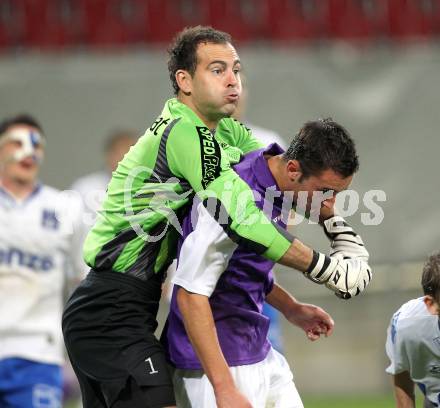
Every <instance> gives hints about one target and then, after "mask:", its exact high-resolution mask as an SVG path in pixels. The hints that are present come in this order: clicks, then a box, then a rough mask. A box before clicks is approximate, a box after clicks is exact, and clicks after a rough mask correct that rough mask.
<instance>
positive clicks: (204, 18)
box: [146, 0, 209, 43]
mask: <svg viewBox="0 0 440 408" xmlns="http://www.w3.org/2000/svg"><path fill="white" fill-rule="evenodd" d="M147 3H148V11H147V13H148V14H147V22H146V24H148V25H149V26H150V30H149V34H148V38H147V40H148V42H154V43H168V42H169V41H170V40H171V39H172V38H173V37H174V35H175V34H176V33H177V32H178V31H180V30H181V29H182V28H184V27H187V26H194V25H198V24H201V25H207V24H209V21H208V3H207V1H204V0H166V1H163V0H148V1H147Z"/></svg>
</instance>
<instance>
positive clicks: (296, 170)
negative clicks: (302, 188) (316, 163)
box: [287, 160, 302, 182]
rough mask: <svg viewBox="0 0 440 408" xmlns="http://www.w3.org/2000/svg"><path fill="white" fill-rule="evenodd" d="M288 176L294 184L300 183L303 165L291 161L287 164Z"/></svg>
mask: <svg viewBox="0 0 440 408" xmlns="http://www.w3.org/2000/svg"><path fill="white" fill-rule="evenodd" d="M287 174H288V175H289V179H290V180H291V181H293V182H295V181H299V179H300V178H301V175H302V172H301V165H300V164H299V161H298V160H289V161H288V162H287Z"/></svg>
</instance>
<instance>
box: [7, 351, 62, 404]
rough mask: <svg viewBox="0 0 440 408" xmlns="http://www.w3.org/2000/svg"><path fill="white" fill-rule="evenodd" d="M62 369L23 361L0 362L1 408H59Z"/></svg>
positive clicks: (8, 359) (9, 359) (53, 365)
mask: <svg viewBox="0 0 440 408" xmlns="http://www.w3.org/2000/svg"><path fill="white" fill-rule="evenodd" d="M61 398H62V374H61V367H60V366H58V365H55V364H43V363H37V362H35V361H30V360H25V359H22V358H6V359H4V360H0V407H2V408H18V407H20V408H21V407H26V408H61Z"/></svg>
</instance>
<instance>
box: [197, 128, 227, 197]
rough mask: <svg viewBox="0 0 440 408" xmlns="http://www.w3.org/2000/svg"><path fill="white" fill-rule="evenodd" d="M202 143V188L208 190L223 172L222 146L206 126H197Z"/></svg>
mask: <svg viewBox="0 0 440 408" xmlns="http://www.w3.org/2000/svg"><path fill="white" fill-rule="evenodd" d="M196 129H197V133H198V135H199V141H200V156H201V159H202V187H203V188H204V189H206V187H208V185H209V183H211V182H212V181H214V180H215V179H216V178H217V177H218V176H219V175H220V170H221V150H220V145H219V144H218V142H217V140H216V139H215V137H214V135H213V134H212V133H211V131H210V130H209V129H208V128H207V127H205V126H196Z"/></svg>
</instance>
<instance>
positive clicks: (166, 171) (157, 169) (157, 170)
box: [144, 118, 181, 183]
mask: <svg viewBox="0 0 440 408" xmlns="http://www.w3.org/2000/svg"><path fill="white" fill-rule="evenodd" d="M180 119H181V118H177V119H174V120H173V121H172V122H171V123H170V124H169V125H168V126H167V127H166V128H165V130H164V131H163V133H162V136H161V139H160V144H159V150H158V152H157V158H156V163H155V164H154V169H153V173H152V174H151V176H150V177H149V178H147V179H145V180H144V182H145V183H165V182H166V181H167V180H168V179H170V178H171V177H173V176H174V175H173V173H171V170H170V166H169V165H168V158H167V151H166V148H167V141H168V136H169V135H170V133H171V130H172V129H173V127H174V126H175V125H176V123H177V122H178V121H179V120H180ZM156 176H159V179H160V180H157V178H156Z"/></svg>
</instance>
